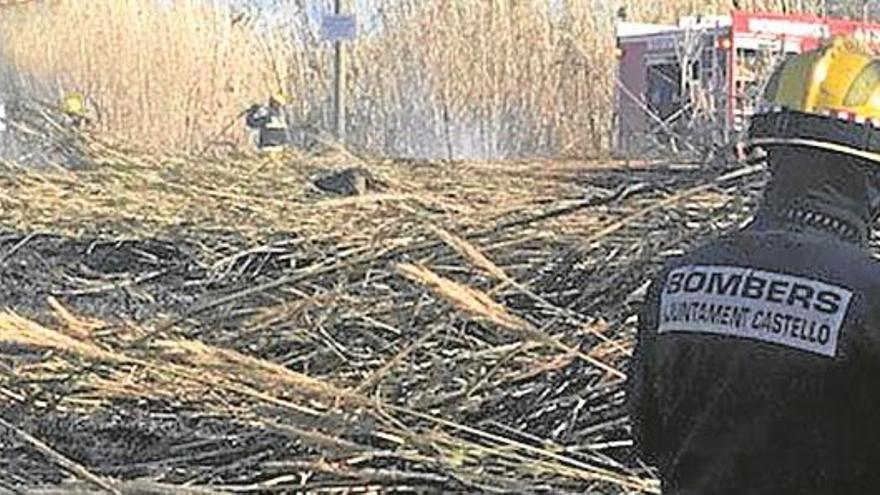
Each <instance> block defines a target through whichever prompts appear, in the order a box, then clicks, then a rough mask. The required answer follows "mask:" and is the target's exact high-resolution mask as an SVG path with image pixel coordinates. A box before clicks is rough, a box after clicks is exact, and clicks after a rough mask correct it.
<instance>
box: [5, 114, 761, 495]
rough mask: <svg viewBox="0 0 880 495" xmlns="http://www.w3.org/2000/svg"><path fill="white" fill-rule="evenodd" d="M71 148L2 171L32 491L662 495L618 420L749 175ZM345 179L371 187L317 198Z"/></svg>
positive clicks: (20, 482) (19, 418)
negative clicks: (651, 328) (677, 276)
mask: <svg viewBox="0 0 880 495" xmlns="http://www.w3.org/2000/svg"><path fill="white" fill-rule="evenodd" d="M34 122H35V121H34ZM34 122H31V123H30V125H31V127H33V126H34V125H36V124H35V123H34ZM31 127H28V128H31ZM79 138H80V140H79V141H78V142H77V143H78V144H77V146H76V149H77V150H78V152H79V153H81V156H80V157H79V158H80V159H79V160H77V167H76V168H74V169H71V168H70V167H69V166H68V165H67V164H66V163H64V162H58V163H55V162H52V161H51V157H49V158H47V161H48V163H45V164H42V165H41V166H39V167H35V166H33V165H31V166H24V165H22V164H21V163H14V162H12V161H9V160H7V161H5V162H3V163H2V168H0V181H2V186H3V187H2V189H3V193H2V196H0V206H2V209H3V212H4V213H3V215H2V217H0V228H2V230H3V234H2V235H0V305H2V309H0V395H2V396H3V398H4V399H3V400H4V407H3V408H2V409H3V411H2V424H0V431H2V432H3V435H4V437H3V439H4V440H3V442H0V458H2V459H4V461H3V462H4V464H3V469H2V470H0V487H2V488H5V489H10V490H16V491H20V492H24V493H63V492H68V493H90V492H94V491H98V490H104V491H105V492H106V491H110V492H117V493H185V492H186V491H187V490H189V491H191V492H192V493H249V492H259V493H263V492H270V491H283V492H299V493H395V492H396V493H414V492H415V493H425V492H428V493H431V492H437V493H449V492H489V493H547V492H552V493H584V492H586V493H608V494H624V493H657V492H658V482H657V480H656V478H654V475H653V471H652V470H650V469H649V468H648V467H646V466H644V465H643V464H641V463H640V462H639V460H638V459H637V458H636V457H635V456H634V454H633V452H632V448H631V441H630V436H629V429H628V423H627V417H626V414H625V411H624V408H623V401H624V392H623V388H622V384H623V380H624V379H625V376H626V371H627V370H626V364H627V361H628V358H629V353H630V352H631V348H632V337H633V333H634V325H635V313H636V311H637V308H638V301H639V300H640V298H641V297H642V295H643V293H644V287H645V285H644V284H645V282H646V280H647V279H648V278H649V277H650V275H651V274H652V273H653V272H654V271H655V270H656V269H657V267H658V264H659V263H660V262H662V260H663V258H664V257H665V256H668V255H669V254H673V253H674V252H675V251H676V250H678V249H681V248H684V247H687V246H689V245H693V244H695V243H698V242H700V241H701V240H702V239H705V238H706V237H707V236H713V235H717V234H718V233H720V232H724V231H726V230H728V229H731V228H734V227H735V226H736V225H737V224H738V223H739V222H741V221H742V220H743V219H744V218H745V216H746V215H747V214H748V211H749V210H750V209H751V207H752V206H753V205H754V201H755V197H756V195H755V191H756V187H758V186H759V185H760V183H761V181H762V175H761V173H760V169H758V168H746V169H734V170H732V171H729V172H713V171H710V170H707V169H705V168H701V167H699V166H689V165H675V164H670V163H653V164H646V163H630V164H624V163H614V162H605V163H589V162H587V163H585V162H575V161H572V162H561V161H555V162H552V161H523V162H517V163H497V162H476V161H466V162H456V161H450V162H431V161H423V160H372V159H362V158H358V157H356V156H353V155H351V154H350V153H346V152H344V151H340V150H336V151H333V150H325V151H324V152H323V153H322V154H317V155H296V154H289V155H287V156H283V157H279V158H278V159H276V160H262V159H259V158H256V157H247V156H245V155H242V156H232V157H226V158H223V157H220V156H211V155H184V154H161V155H157V154H143V153H140V154H139V153H135V152H132V151H131V150H127V149H125V148H122V147H120V146H118V145H115V144H112V143H110V142H107V141H105V140H102V139H99V138H96V137H90V136H88V135H83V136H80V137H79ZM53 139H54V138H53ZM57 139H61V140H64V139H65V136H63V135H62V136H60V137H57ZM353 168H354V169H360V170H363V171H365V172H364V173H365V174H367V173H368V179H369V180H366V184H367V189H366V191H361V193H360V194H355V195H340V194H338V193H335V192H333V191H329V190H327V189H321V188H319V187H316V185H315V184H317V183H318V182H317V181H316V177H325V176H327V174H333V173H335V172H339V171H345V170H352V169H353Z"/></svg>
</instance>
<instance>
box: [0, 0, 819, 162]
mask: <svg viewBox="0 0 880 495" xmlns="http://www.w3.org/2000/svg"><path fill="white" fill-rule="evenodd" d="M351 3H354V2H351ZM787 3H788V4H791V3H794V2H791V1H788V0H751V1H748V0H743V1H742V2H740V5H741V7H743V8H749V9H756V10H770V9H780V8H788V6H787V5H786V4H787ZM803 3H804V4H807V6H808V7H810V8H815V6H812V3H816V4H818V3H821V2H820V0H805V1H804V2H803ZM358 4H359V5H362V6H363V5H366V7H367V8H365V10H364V11H363V12H360V14H361V21H362V25H363V26H364V27H365V30H366V31H367V32H366V33H364V34H363V35H362V36H361V37H360V38H359V40H358V41H357V42H356V43H352V44H350V50H351V58H350V62H351V63H350V76H349V84H348V87H347V88H346V91H347V96H348V97H347V101H348V111H349V115H350V117H349V123H348V135H349V139H350V141H349V142H350V144H351V145H354V146H357V147H360V148H363V149H366V150H369V151H372V152H376V153H384V154H391V155H423V156H434V157H515V156H561V155H562V156H586V155H596V154H600V153H602V152H604V151H605V150H607V149H608V146H609V136H610V133H611V123H612V121H613V87H614V86H613V81H614V73H615V64H616V60H615V58H614V39H613V31H614V22H615V17H616V15H617V13H618V9H619V8H620V7H624V8H625V11H626V14H627V18H628V19H630V20H645V21H657V22H663V21H672V20H674V19H675V18H677V17H678V16H680V15H685V14H691V13H697V12H700V13H713V12H714V13H719V12H725V11H728V10H729V9H730V8H732V5H731V2H729V1H714V0H675V1H669V0H667V1H663V2H657V1H649V0H616V1H610V2H609V1H604V0H529V1H513V0H370V1H366V2H365V1H363V0H359V1H358ZM276 5H278V7H277V12H276V13H275V15H273V16H268V17H267V16H260V15H256V14H254V13H250V14H248V13H247V12H245V11H241V10H234V9H233V8H232V7H230V3H229V2H218V1H209V0H174V1H162V2H160V1H158V0H155V1H153V0H79V1H77V0H57V1H53V2H35V3H33V4H31V5H29V6H23V7H14V8H6V9H3V8H0V64H3V60H5V66H6V69H7V70H6V72H5V76H4V72H3V70H2V69H0V76H2V77H3V78H2V79H0V85H2V86H4V87H6V88H14V90H15V91H16V92H18V93H19V94H24V95H27V96H32V97H39V98H43V99H48V100H55V99H56V98H57V97H58V96H59V95H60V94H62V93H63V92H64V91H70V90H79V91H82V92H84V93H86V94H87V95H88V96H89V97H90V99H91V100H92V101H93V103H94V107H95V108H96V110H97V115H98V121H97V123H96V124H95V125H96V126H97V127H98V129H99V130H100V131H103V132H105V133H107V134H109V135H111V136H113V137H116V138H120V139H124V140H128V141H132V142H136V143H139V144H142V145H145V146H150V147H157V148H165V149H201V147H203V146H205V145H208V144H210V143H211V142H214V141H218V140H221V141H230V142H232V143H235V144H243V140H244V137H245V134H244V132H243V126H242V125H241V122H240V119H238V118H237V116H238V115H239V114H240V112H241V111H242V110H243V109H244V108H246V107H247V106H248V105H249V104H251V103H253V102H257V101H261V100H264V99H265V97H266V96H267V95H268V94H269V93H271V92H273V91H275V90H277V89H283V90H285V91H286V92H287V93H289V94H290V95H292V96H293V101H292V103H291V105H290V106H289V108H288V112H289V117H290V120H291V122H292V123H293V124H294V127H295V130H294V136H295V137H298V138H303V139H304V138H305V136H306V134H307V133H313V132H315V131H316V130H321V129H331V128H332V112H331V108H332V100H331V91H330V88H331V86H332V66H331V64H332V51H331V45H330V44H329V43H326V42H323V41H321V40H320V39H319V36H318V33H317V22H316V14H315V13H316V12H320V11H321V10H323V11H329V10H330V0H279V1H278V3H277V4H276ZM0 92H2V90H0ZM300 131H302V132H300Z"/></svg>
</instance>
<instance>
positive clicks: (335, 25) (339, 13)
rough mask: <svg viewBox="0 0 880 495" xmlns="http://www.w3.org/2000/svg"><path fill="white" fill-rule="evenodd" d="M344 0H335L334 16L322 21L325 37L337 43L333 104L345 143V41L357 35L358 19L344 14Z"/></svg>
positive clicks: (340, 140) (337, 125)
mask: <svg viewBox="0 0 880 495" xmlns="http://www.w3.org/2000/svg"><path fill="white" fill-rule="evenodd" d="M343 2H344V0H334V13H335V15H333V16H327V17H325V18H324V19H323V21H322V22H321V33H322V36H323V37H324V39H326V40H328V41H332V42H333V43H334V45H335V47H334V48H335V52H336V53H335V67H334V81H333V93H334V98H333V104H334V115H335V116H336V119H335V120H336V122H335V124H336V139H337V140H338V141H339V142H340V143H345V80H346V76H347V74H346V56H345V55H346V54H345V46H344V45H343V42H345V41H352V40H354V39H355V38H356V37H357V20H356V19H355V16H353V15H343V5H342V4H343Z"/></svg>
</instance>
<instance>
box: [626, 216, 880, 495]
mask: <svg viewBox="0 0 880 495" xmlns="http://www.w3.org/2000/svg"><path fill="white" fill-rule="evenodd" d="M655 289H656V290H652V291H651V295H650V297H649V301H648V304H647V306H646V312H645V314H644V315H645V318H646V319H647V320H648V321H647V322H645V323H646V324H645V325H644V326H643V327H644V328H645V329H647V330H653V332H654V333H655V335H654V339H655V341H654V352H653V353H652V356H651V359H652V360H653V362H652V363H651V364H650V365H651V368H652V369H653V380H652V381H653V385H652V386H653V387H654V390H653V393H654V394H655V397H656V398H657V399H656V400H657V407H658V416H659V424H660V428H659V433H658V434H659V435H660V436H661V437H662V438H660V439H659V440H658V443H659V444H660V445H664V446H666V448H665V451H664V452H662V453H660V455H659V457H660V459H662V461H661V462H660V468H661V470H663V472H664V479H665V480H666V485H667V489H668V492H669V493H676V490H692V491H693V492H692V493H700V494H726V493H730V494H740V495H742V494H748V493H761V494H763V493H766V494H787V493H791V494H817V495H818V494H825V495H829V494H836V493H841V494H856V493H872V492H873V490H876V489H877V487H880V466H874V462H873V460H874V459H880V434H878V433H880V420H878V418H875V414H876V413H877V412H878V411H880V389H878V387H877V385H878V384H880V351H878V346H877V341H878V334H880V321H878V319H880V318H878V313H880V265H878V264H877V263H876V262H875V261H873V260H872V259H871V258H870V257H869V256H868V255H866V254H865V252H864V251H863V250H862V249H860V248H859V247H858V246H856V245H853V244H850V243H847V242H844V241H842V240H838V239H837V238H836V237H834V236H833V235H831V234H817V233H812V232H804V231H800V232H798V231H795V230H788V229H786V228H785V227H784V226H780V225H763V226H761V225H760V222H759V224H758V225H757V226H753V227H750V228H748V229H746V230H744V231H743V232H741V233H738V234H735V235H732V236H730V237H727V238H724V239H721V240H718V241H715V242H713V243H711V244H709V245H706V246H704V247H702V248H700V249H698V250H696V251H695V252H693V253H691V254H689V255H687V256H684V257H682V258H679V259H675V260H673V261H671V262H670V263H669V264H668V266H667V267H666V269H665V270H664V273H663V274H662V275H661V277H660V279H658V280H657V281H656V282H655ZM683 493H690V492H683Z"/></svg>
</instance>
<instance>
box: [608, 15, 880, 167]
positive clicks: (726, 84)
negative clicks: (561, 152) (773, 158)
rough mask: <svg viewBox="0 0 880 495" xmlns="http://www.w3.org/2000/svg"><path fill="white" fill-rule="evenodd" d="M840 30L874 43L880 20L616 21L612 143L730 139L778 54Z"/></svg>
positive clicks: (630, 145) (637, 145)
mask: <svg viewBox="0 0 880 495" xmlns="http://www.w3.org/2000/svg"><path fill="white" fill-rule="evenodd" d="M841 35H843V36H852V37H854V38H857V39H860V40H862V41H865V42H867V43H869V44H872V45H875V46H880V24H871V23H865V22H858V21H853V20H844V19H831V18H821V17H817V16H813V15H806V14H777V13H750V12H740V11H734V12H732V13H730V14H729V15H725V16H708V17H689V18H683V19H681V21H680V22H679V23H678V24H677V25H657V24H641V23H628V22H621V23H619V24H618V27H617V44H618V54H619V66H618V80H617V92H616V97H617V115H616V117H617V123H616V128H617V141H618V142H617V146H618V148H619V149H621V150H623V151H627V150H629V151H635V150H639V149H642V148H643V147H644V144H645V143H648V142H652V141H653V142H655V143H656V142H658V141H663V140H670V139H678V140H679V141H687V140H688V139H691V136H694V134H699V136H697V137H693V139H694V140H695V142H699V141H701V140H702V141H704V142H712V143H718V142H728V143H729V142H731V141H733V140H735V139H736V138H737V136H738V135H739V133H741V132H742V131H743V129H744V128H745V125H746V122H747V120H748V118H749V116H750V115H751V114H752V112H753V111H754V109H755V107H756V104H757V102H758V99H759V97H760V93H761V90H762V88H763V85H764V82H765V80H766V78H767V76H768V75H769V72H770V71H771V70H772V69H773V67H775V65H776V64H777V63H779V61H780V60H781V59H782V58H784V57H785V56H786V55H787V54H792V53H800V52H803V51H806V50H810V49H813V48H815V47H817V46H819V45H820V44H822V43H823V42H825V41H827V40H829V39H830V38H832V37H835V36H841ZM729 68H732V70H731V69H729ZM646 135H647V136H649V137H651V139H646ZM697 144H699V143H697Z"/></svg>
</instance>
